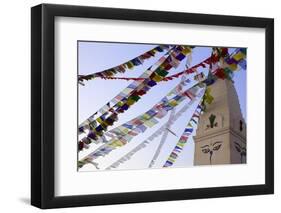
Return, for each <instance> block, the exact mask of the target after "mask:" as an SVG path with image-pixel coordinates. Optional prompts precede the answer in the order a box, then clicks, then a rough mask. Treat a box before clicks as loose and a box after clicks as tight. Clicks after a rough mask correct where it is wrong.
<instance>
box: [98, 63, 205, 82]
mask: <svg viewBox="0 0 281 213" xmlns="http://www.w3.org/2000/svg"><path fill="white" fill-rule="evenodd" d="M209 62H210V58H207V59H206V60H204V61H202V62H200V63H198V64H197V65H194V66H193V67H191V68H188V69H186V70H184V71H181V72H179V73H176V74H173V75H170V76H167V77H164V76H166V75H167V74H168V72H167V71H166V70H165V69H158V70H157V71H156V72H154V73H152V74H151V79H152V80H153V81H154V82H160V81H170V80H173V79H175V78H179V77H181V76H182V75H184V74H192V73H195V72H196V71H197V68H199V67H203V68H205V67H206V65H208V64H209ZM102 79H105V80H106V79H108V80H126V81H132V80H133V81H144V80H146V79H148V78H143V77H139V78H134V77H102ZM153 85H154V84H153Z"/></svg>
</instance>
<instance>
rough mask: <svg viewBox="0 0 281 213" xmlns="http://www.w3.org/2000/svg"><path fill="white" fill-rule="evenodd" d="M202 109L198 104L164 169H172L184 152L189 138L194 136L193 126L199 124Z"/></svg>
mask: <svg viewBox="0 0 281 213" xmlns="http://www.w3.org/2000/svg"><path fill="white" fill-rule="evenodd" d="M201 109H202V108H201V107H200V104H198V106H197V108H196V110H195V112H194V114H193V116H192V117H191V119H190V121H189V122H188V124H187V126H186V128H185V129H184V131H183V133H182V135H181V137H180V139H179V141H178V142H177V144H176V146H175V147H174V149H173V150H172V152H171V154H170V155H169V157H168V159H167V160H166V162H165V163H164V165H163V167H170V166H172V165H173V164H174V163H175V161H176V160H177V158H178V156H179V154H180V153H181V152H182V150H183V148H184V146H185V144H186V143H187V141H188V139H189V136H190V135H191V134H192V132H193V130H194V126H192V122H194V123H195V124H197V121H196V120H198V119H199V115H200V113H201Z"/></svg>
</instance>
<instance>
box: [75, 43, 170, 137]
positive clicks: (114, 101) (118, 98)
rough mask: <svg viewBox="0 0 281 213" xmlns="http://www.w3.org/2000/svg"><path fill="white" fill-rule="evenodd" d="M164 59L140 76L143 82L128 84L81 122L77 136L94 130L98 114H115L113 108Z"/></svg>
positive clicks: (163, 58) (162, 58)
mask: <svg viewBox="0 0 281 213" xmlns="http://www.w3.org/2000/svg"><path fill="white" fill-rule="evenodd" d="M172 50H173V48H172V49H171V50H170V51H172ZM166 58H167V56H162V57H161V58H160V59H159V60H158V61H157V62H156V63H155V64H154V65H153V66H151V67H149V68H148V69H147V70H146V71H145V72H144V73H143V74H141V76H140V78H143V80H141V81H134V82H132V83H131V84H129V85H128V86H127V87H126V88H125V89H123V90H122V91H121V92H120V93H119V94H118V95H117V96H115V97H114V98H113V99H112V100H111V101H109V102H108V103H107V104H105V105H104V106H103V107H102V108H100V109H99V110H98V111H97V112H95V113H94V114H92V115H91V116H90V117H89V118H88V119H86V120H85V121H83V122H82V123H81V124H80V125H79V128H78V130H79V134H81V133H84V132H85V130H87V129H88V130H94V129H95V128H96V126H97V124H96V119H95V117H96V116H97V114H98V113H99V114H101V115H103V114H104V113H106V112H108V111H110V112H112V113H114V112H115V109H114V107H116V105H117V104H119V105H121V103H122V102H121V101H122V100H123V99H125V98H126V97H127V96H129V94H131V93H132V92H134V91H135V90H136V89H137V88H138V87H139V86H140V85H141V84H142V83H143V82H144V81H145V79H147V78H148V77H149V76H150V75H151V74H152V73H153V71H152V68H153V67H154V66H156V67H158V66H159V65H161V64H162V63H163V62H164V61H165V60H166ZM119 105H118V106H119ZM110 106H112V107H110ZM117 119H118V117H116V119H115V121H116V120H117ZM90 124H91V125H90Z"/></svg>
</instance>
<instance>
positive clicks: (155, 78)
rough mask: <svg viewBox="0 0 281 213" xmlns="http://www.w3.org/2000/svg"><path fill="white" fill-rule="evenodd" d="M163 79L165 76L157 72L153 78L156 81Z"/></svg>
mask: <svg viewBox="0 0 281 213" xmlns="http://www.w3.org/2000/svg"><path fill="white" fill-rule="evenodd" d="M162 79H163V77H161V76H160V75H157V74H156V73H155V75H154V76H153V78H152V80H154V81H156V82H159V81H162Z"/></svg>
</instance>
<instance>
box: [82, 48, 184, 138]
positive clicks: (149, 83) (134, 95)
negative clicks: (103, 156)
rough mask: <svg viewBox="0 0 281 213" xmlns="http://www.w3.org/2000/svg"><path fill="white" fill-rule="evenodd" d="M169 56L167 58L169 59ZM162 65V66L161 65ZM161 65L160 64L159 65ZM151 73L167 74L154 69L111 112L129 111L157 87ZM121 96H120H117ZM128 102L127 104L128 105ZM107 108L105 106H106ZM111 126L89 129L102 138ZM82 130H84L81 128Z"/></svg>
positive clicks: (176, 50) (100, 125) (103, 125)
mask: <svg viewBox="0 0 281 213" xmlns="http://www.w3.org/2000/svg"><path fill="white" fill-rule="evenodd" d="M180 49H182V47H181V46H176V47H175V48H174V49H173V51H171V54H172V53H174V51H175V52H178V51H179V50H180ZM169 57H170V55H169V56H168V57H167V58H169ZM166 61H167V60H166V59H165V60H163V63H165V62H166ZM163 63H162V64H163ZM160 65H161V64H160ZM153 73H157V74H159V75H161V76H163V77H165V76H166V75H167V74H168V70H166V71H164V70H162V69H160V70H159V66H158V67H157V68H156V69H155V71H153V72H151V74H150V75H149V76H148V77H149V79H146V80H144V81H142V82H141V83H140V84H139V85H138V86H137V88H135V89H134V90H133V91H132V92H131V93H130V94H128V95H127V96H126V95H124V96H125V97H123V98H122V99H121V100H120V101H118V102H117V103H116V104H115V105H114V107H116V106H117V107H116V108H115V109H114V108H112V110H113V111H114V112H115V113H116V114H120V113H124V112H125V111H126V110H128V109H129V107H130V106H131V105H133V104H134V103H136V102H137V101H138V100H139V99H140V96H141V95H143V94H145V93H146V92H147V91H148V90H150V88H152V87H153V86H155V85H157V82H156V81H154V80H152V79H151V75H152V74H153ZM144 87H146V90H145V91H144V90H143V88H144ZM119 95H121V96H122V94H119ZM128 100H129V104H128ZM106 108H107V106H106ZM109 125H112V124H111V123H110V124H108V123H100V124H99V125H98V126H97V127H96V128H94V129H91V131H92V134H96V136H97V137H98V136H102V135H103V133H104V131H106V130H107V126H109ZM85 127H88V125H85ZM80 129H81V125H80V126H79V130H80ZM82 129H83V130H84V128H82Z"/></svg>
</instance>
